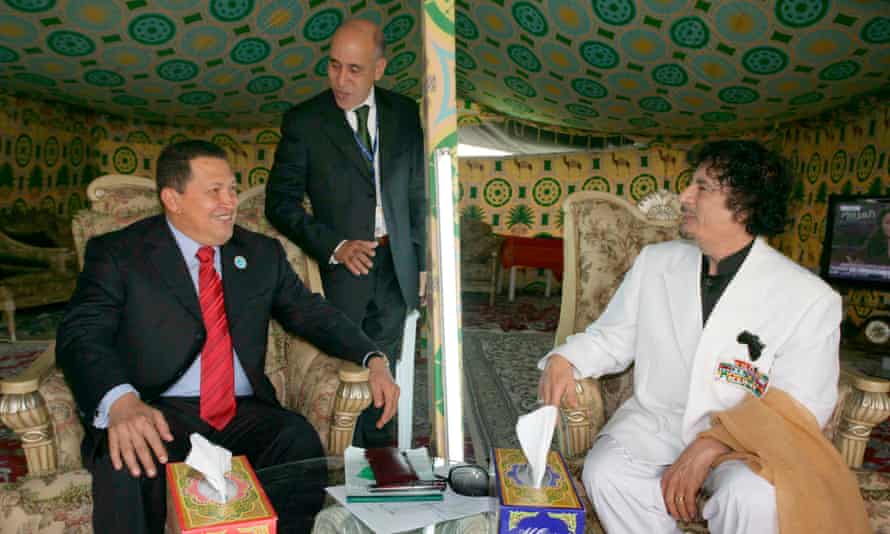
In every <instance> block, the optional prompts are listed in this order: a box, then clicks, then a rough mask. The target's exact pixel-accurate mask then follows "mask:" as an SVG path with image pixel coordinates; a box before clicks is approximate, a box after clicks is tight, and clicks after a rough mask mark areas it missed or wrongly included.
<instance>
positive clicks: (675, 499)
mask: <svg viewBox="0 0 890 534" xmlns="http://www.w3.org/2000/svg"><path fill="white" fill-rule="evenodd" d="M674 501H676V503H677V504H683V503H684V502H685V501H686V497H684V496H683V495H678V496H677V497H676V498H674Z"/></svg>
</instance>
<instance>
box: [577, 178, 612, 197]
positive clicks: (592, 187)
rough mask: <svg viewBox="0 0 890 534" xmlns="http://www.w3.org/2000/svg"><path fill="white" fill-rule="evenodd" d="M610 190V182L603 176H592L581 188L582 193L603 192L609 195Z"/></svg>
mask: <svg viewBox="0 0 890 534" xmlns="http://www.w3.org/2000/svg"><path fill="white" fill-rule="evenodd" d="M609 188H610V185H609V180H606V179H605V178H603V177H602V176H591V177H590V178H588V179H586V180H584V185H582V186H581V190H582V191H602V192H603V193H608V192H609Z"/></svg>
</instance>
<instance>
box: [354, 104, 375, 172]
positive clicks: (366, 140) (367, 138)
mask: <svg viewBox="0 0 890 534" xmlns="http://www.w3.org/2000/svg"><path fill="white" fill-rule="evenodd" d="M370 111H371V106H369V105H367V104H365V105H363V106H359V107H358V108H356V110H355V118H356V119H358V132H357V133H358V138H359V140H360V141H361V142H362V144H363V145H365V148H366V149H368V153H369V154H371V158H372V160H371V161H370V162H368V165H369V166H372V165H374V161H373V157H374V153H373V147H372V146H371V133H370V132H368V113H370Z"/></svg>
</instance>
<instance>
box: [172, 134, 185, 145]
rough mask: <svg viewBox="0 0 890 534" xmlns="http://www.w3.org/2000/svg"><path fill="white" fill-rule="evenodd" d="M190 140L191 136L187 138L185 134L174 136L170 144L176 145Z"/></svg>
mask: <svg viewBox="0 0 890 534" xmlns="http://www.w3.org/2000/svg"><path fill="white" fill-rule="evenodd" d="M188 140H189V136H187V135H185V134H183V133H178V134H173V135H171V136H170V144H171V145H172V144H175V143H181V142H183V141H188Z"/></svg>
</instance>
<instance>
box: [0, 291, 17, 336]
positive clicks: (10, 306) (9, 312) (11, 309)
mask: <svg viewBox="0 0 890 534" xmlns="http://www.w3.org/2000/svg"><path fill="white" fill-rule="evenodd" d="M0 309H2V310H3V314H4V315H6V328H8V329H9V340H10V341H12V342H13V343H15V342H16V337H15V300H14V299H13V298H12V292H11V291H10V290H9V289H8V288H6V287H4V286H0Z"/></svg>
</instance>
